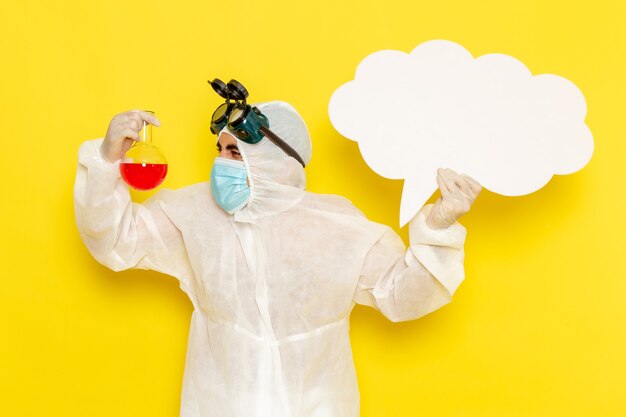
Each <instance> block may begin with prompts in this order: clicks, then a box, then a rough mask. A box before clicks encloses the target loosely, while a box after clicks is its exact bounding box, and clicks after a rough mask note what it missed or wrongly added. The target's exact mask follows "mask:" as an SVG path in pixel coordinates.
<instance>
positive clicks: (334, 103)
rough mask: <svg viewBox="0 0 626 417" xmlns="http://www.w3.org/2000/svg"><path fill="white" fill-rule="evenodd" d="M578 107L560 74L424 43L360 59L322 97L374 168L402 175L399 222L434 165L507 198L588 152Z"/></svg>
mask: <svg viewBox="0 0 626 417" xmlns="http://www.w3.org/2000/svg"><path fill="white" fill-rule="evenodd" d="M586 113H587V104H586V102H585V98H584V97H583V95H582V93H581V92H580V90H579V89H578V88H577V87H576V86H575V85H574V84H573V83H572V82H570V81H569V80H567V79H565V78H563V77H560V76H557V75H551V74H540V75H534V76H533V75H532V74H531V73H530V71H529V70H528V68H526V66H525V65H524V64H523V63H522V62H520V61H519V60H517V59H515V58H513V57H511V56H508V55H504V54H488V55H483V56H480V57H478V58H473V57H472V55H471V54H470V53H469V52H468V51H467V50H466V49H465V48H463V47H462V46H461V45H459V44H457V43H454V42H451V41H445V40H433V41H428V42H425V43H423V44H421V45H419V46H418V47H416V48H415V49H414V50H413V51H411V53H409V54H407V53H405V52H401V51H392V50H384V51H378V52H375V53H373V54H371V55H369V56H367V57H366V58H365V59H364V60H363V61H361V63H360V64H359V66H358V67H357V70H356V76H355V77H354V80H352V81H349V82H347V83H346V84H343V85H342V86H340V87H339V88H338V89H337V90H335V92H334V93H333V95H332V97H331V98H330V103H329V116H330V121H331V123H332V124H333V126H334V127H335V129H337V131H338V132H339V133H340V134H341V135H343V136H345V137H346V138H348V139H351V140H354V141H356V142H358V144H359V149H360V151H361V155H362V156H363V159H364V160H365V162H366V163H367V164H368V165H369V167H370V168H372V169H373V170H374V171H375V172H376V173H378V174H379V175H381V176H383V177H386V178H390V179H404V188H403V192H402V202H401V205H400V225H401V226H404V225H405V224H406V223H407V222H408V221H409V220H411V219H412V218H413V216H414V215H415V214H416V213H417V212H418V211H419V209H420V208H421V207H422V206H423V205H424V203H425V202H426V201H427V200H428V198H429V197H430V196H431V195H432V194H433V193H434V192H435V191H436V189H437V182H436V176H437V172H436V171H437V168H440V167H444V168H451V169H453V170H455V171H456V172H459V173H463V174H467V175H469V176H471V177H473V178H474V179H476V180H477V181H478V182H480V183H481V185H482V186H483V187H485V188H486V189H488V190H490V191H493V192H495V193H498V194H502V195H506V196H520V195H525V194H529V193H532V192H534V191H537V190H539V189H540V188H541V187H543V186H544V185H546V184H547V183H548V181H549V180H550V178H552V176H553V175H555V174H558V175H566V174H571V173H573V172H576V171H578V170H580V169H581V168H583V167H584V166H585V165H586V164H587V162H589V160H590V159H591V155H592V154H593V147H594V143H593V136H592V134H591V131H590V130H589V128H588V127H587V125H586V124H585V116H586Z"/></svg>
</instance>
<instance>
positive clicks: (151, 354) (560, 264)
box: [0, 0, 626, 417]
mask: <svg viewBox="0 0 626 417" xmlns="http://www.w3.org/2000/svg"><path fill="white" fill-rule="evenodd" d="M624 4H625V3H624V2H622V1H619V0H614V1H608V0H595V1H587V2H576V1H571V0H568V1H565V0H562V1H546V0H530V1H523V2H522V1H496V0H492V1H472V2H470V1H460V0H457V1H432V2H426V1H421V2H418V1H405V2H399V1H393V0H388V1H380V0H378V1H364V0H361V1H345V2H342V1H337V0H334V1H325V0H321V1H317V0H316V1H311V2H306V3H304V2H296V1H293V0H291V1H275V2H271V3H270V2H263V1H249V0H243V1H238V2H223V3H219V2H207V1H190V0H180V1H178V2H164V1H159V0H157V1H154V0H153V1H146V0H142V1H133V2H127V1H120V0H108V1H102V0H96V1H82V2H79V1H70V0H60V1H32V0H27V1H23V0H22V1H14V2H5V3H3V6H2V10H1V12H0V45H1V55H0V56H1V59H2V66H1V69H0V102H1V104H2V108H1V111H0V122H1V123H0V138H1V143H2V147H1V148H0V166H1V167H2V175H1V178H2V183H1V188H0V192H1V194H0V195H2V203H1V207H2V208H1V210H2V213H1V216H0V219H1V220H0V221H1V222H2V223H1V228H0V231H1V236H2V238H1V240H0V256H1V258H0V259H1V262H2V263H1V269H0V271H1V277H2V278H1V282H0V283H1V286H0V309H1V314H0V325H1V327H0V332H1V333H0V337H1V339H0V374H1V378H0V415H3V416H12V417H17V416H92V417H96V416H107V417H110V416H133V417H136V416H151V417H158V416H176V415H178V407H179V401H180V400H179V395H180V389H181V380H182V371H183V362H184V357H185V348H186V338H187V332H188V324H189V319H190V313H191V304H190V303H189V302H188V300H187V299H186V298H185V295H184V294H183V293H182V292H181V291H180V290H179V289H178V287H177V283H176V281H175V280H174V279H171V278H169V277H166V276H162V275H158V274H156V273H153V272H146V271H127V272H123V273H113V272H111V271H109V270H107V269H105V268H104V267H102V266H100V265H99V264H97V263H96V261H94V260H93V259H92V258H91V256H90V255H89V254H88V252H87V250H86V249H85V248H84V246H83V245H82V243H81V242H80V240H79V237H78V233H77V231H76V228H75V225H74V219H73V207H72V184H73V177H74V172H75V166H76V153H77V149H78V146H79V144H80V143H81V142H82V141H83V140H87V139H92V138H96V137H101V136H103V135H104V133H105V131H106V128H107V126H108V123H109V121H110V119H111V117H112V116H113V115H114V114H116V113H119V112H122V111H125V110H129V109H132V108H148V109H153V110H155V111H156V113H157V116H158V117H160V119H161V121H162V127H161V128H159V129H155V142H156V143H157V144H158V145H159V146H160V147H161V148H162V149H163V151H164V152H165V154H166V155H167V157H168V159H169V162H170V173H169V176H168V178H167V179H166V182H165V186H166V187H170V188H177V187H181V186H184V185H187V184H190V183H193V182H198V181H203V180H206V179H207V178H208V173H209V170H210V164H211V160H212V157H213V155H214V146H213V142H212V141H213V138H212V136H211V135H210V133H209V129H208V128H209V117H210V114H211V113H212V111H213V109H214V108H215V107H216V106H217V105H218V104H219V99H218V97H217V96H216V95H215V94H214V93H213V92H212V90H211V89H210V87H209V86H208V84H207V83H206V80H207V79H209V78H213V77H220V78H223V79H230V78H236V79H238V80H240V81H242V82H244V84H245V85H246V86H247V87H248V88H249V90H250V91H251V94H252V97H251V99H252V100H253V101H266V100H271V99H282V100H286V101H289V102H291V103H293V104H294V105H295V106H296V108H298V109H299V110H300V112H301V113H302V115H303V116H304V118H305V119H306V120H307V122H308V124H309V127H310V131H311V133H312V136H313V140H314V158H313V162H312V163H311V165H310V166H309V167H308V168H307V172H308V181H309V189H310V190H311V191H315V192H324V193H337V194H342V195H345V196H347V197H348V198H350V199H351V200H352V201H353V202H354V203H355V204H356V205H357V206H359V207H360V208H361V209H362V210H363V211H364V212H365V213H366V214H367V215H368V216H369V217H370V218H371V219H373V220H375V221H378V222H382V223H387V224H390V225H392V226H396V225H397V224H398V206H399V200H400V195H401V187H402V183H401V182H398V181H390V180H385V179H382V178H379V177H378V176H376V175H375V174H373V173H372V172H371V171H370V170H369V169H368V168H367V167H366V166H365V164H364V162H363V161H362V159H361V157H360V154H359V152H358V148H357V146H356V144H355V143H353V142H350V141H348V140H345V139H343V138H341V137H340V136H339V135H338V133H337V132H336V131H334V129H333V128H332V126H331V125H330V122H329V120H328V115H327V105H328V100H329V97H330V95H331V93H332V92H333V91H334V89H335V88H337V87H338V86H339V85H341V84H343V83H344V82H346V81H348V80H350V79H352V77H353V74H354V70H355V68H356V66H357V64H358V63H359V62H360V61H361V60H362V59H363V58H364V57H365V56H367V55H368V54H370V53H372V52H374V51H377V50H381V49H397V50H402V51H406V52H409V51H410V50H412V49H413V48H414V47H415V46H417V45H418V44H419V43H422V42H424V41H426V40H430V39H449V40H452V41H455V42H458V43H460V44H462V45H463V46H464V47H466V48H467V49H468V50H469V51H470V52H471V53H472V54H473V55H474V56H478V55H482V54H486V53H493V52H500V53H506V54H509V55H512V56H515V57H517V58H518V59H520V60H522V61H523V62H524V63H525V64H526V65H527V66H528V67H529V68H530V70H531V71H532V72H533V73H535V74H537V73H554V74H559V75H561V76H564V77H566V78H568V79H570V80H571V81H573V82H574V83H575V84H576V85H577V86H578V87H579V88H580V89H581V90H582V92H583V93H584V94H585V97H586V99H587V103H588V108H589V113H588V117H587V123H588V124H589V126H590V128H591V130H592V132H593V133H594V137H595V141H596V149H595V154H594V157H593V159H592V160H591V162H590V163H589V165H588V166H587V167H586V168H584V169H583V170H582V171H580V172H578V173H576V174H574V175H570V176H564V177H557V178H554V179H553V180H552V181H551V182H550V183H549V184H548V185H547V186H546V187H545V188H544V189H542V190H540V191H538V192H536V193H534V194H532V195H529V196H525V197H518V198H507V197H502V196H499V195H496V194H493V193H490V192H488V191H485V192H483V194H482V195H481V196H480V198H479V199H478V201H477V203H476V204H475V206H474V208H473V210H472V212H471V213H470V214H468V215H467V216H466V217H465V218H464V219H463V221H462V222H463V224H464V225H465V226H466V227H467V228H468V239H467V245H466V273H467V279H466V282H465V283H464V284H463V285H462V287H461V288H460V289H459V291H458V292H457V295H456V297H455V300H454V301H453V303H452V304H450V305H449V306H446V307H445V308H443V309H442V310H439V311H437V312H435V313H433V314H431V315H429V316H427V317H425V318H423V319H421V320H418V321H414V322H409V323H403V324H391V323H389V322H387V321H386V320H385V319H384V318H383V317H382V316H380V315H378V314H377V313H376V312H374V311H373V310H367V309H365V308H360V307H358V308H356V309H355V312H354V314H353V316H352V341H353V349H354V356H355V361H356V366H357V371H358V374H359V383H360V389H361V394H362V416H363V417H374V416H376V417H379V416H393V417H402V416H470V417H473V416H477V417H483V416H485V417H486V416H498V417H501V416H549V417H554V416H568V417H574V416H624V415H626V396H624V395H623V394H624V393H625V392H626V381H625V380H626V363H625V361H624V353H625V352H626V325H625V319H626V303H625V302H624V300H623V298H624V295H625V290H626V281H625V278H626V274H625V273H624V259H625V258H626V253H625V244H626V239H625V238H624V234H625V233H626V225H625V221H624V212H625V211H626V198H625V197H624V191H625V189H624V182H625V181H624V180H625V179H626V174H625V171H624V164H623V161H624V156H625V155H626V147H625V145H624V122H623V120H624V110H625V107H624V98H626V89H625V87H626V85H625V81H626V44H625V41H626V36H625V29H624V24H625V22H626V6H624ZM381 81H382V82H391V81H392V80H381ZM134 196H135V198H136V200H138V201H140V200H142V199H144V198H145V195H143V194H142V195H139V194H135V195H134ZM396 229H397V227H396ZM400 233H401V234H402V236H403V237H404V238H405V239H406V231H405V230H402V231H400Z"/></svg>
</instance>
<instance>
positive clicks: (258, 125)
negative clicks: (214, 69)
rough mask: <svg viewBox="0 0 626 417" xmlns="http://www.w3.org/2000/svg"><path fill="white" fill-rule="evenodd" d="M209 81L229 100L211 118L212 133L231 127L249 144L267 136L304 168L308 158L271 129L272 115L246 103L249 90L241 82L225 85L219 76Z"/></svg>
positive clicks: (231, 130)
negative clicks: (304, 157)
mask: <svg viewBox="0 0 626 417" xmlns="http://www.w3.org/2000/svg"><path fill="white" fill-rule="evenodd" d="M209 84H211V87H213V90H215V92H216V93H217V94H219V95H220V96H221V97H222V98H224V99H225V100H226V101H225V103H223V104H221V105H220V106H219V107H218V108H217V109H215V111H214V112H213V116H212V117H211V132H212V133H213V134H214V135H217V134H218V133H219V132H221V131H222V129H224V127H227V128H228V130H229V131H230V133H232V134H233V135H235V136H236V137H237V139H239V140H241V141H243V142H246V143H250V144H255V143H258V142H259V141H260V140H261V139H263V137H267V138H268V139H269V140H270V141H271V142H273V143H274V144H275V145H276V146H278V147H279V148H280V149H282V150H283V152H285V153H286V154H287V155H289V156H291V157H292V158H294V159H295V160H296V161H298V162H299V163H300V164H301V165H302V167H305V163H304V160H302V158H301V157H300V155H298V152H296V150H295V149H293V148H292V147H291V146H290V145H289V144H288V143H287V142H285V141H284V140H282V139H281V138H280V137H279V136H278V135H277V134H275V133H274V132H272V131H271V130H270V129H269V127H270V123H269V120H268V118H267V117H266V116H265V115H264V114H263V113H261V111H260V110H259V109H258V108H257V107H252V106H250V105H249V104H247V103H246V99H247V98H248V90H246V88H245V87H244V86H243V85H242V84H241V83H240V82H238V81H237V80H230V81H229V82H228V84H225V83H224V82H223V81H221V80H219V79H217V78H216V79H214V80H213V81H209Z"/></svg>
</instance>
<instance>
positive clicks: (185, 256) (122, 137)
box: [74, 102, 480, 417]
mask: <svg viewBox="0 0 626 417" xmlns="http://www.w3.org/2000/svg"><path fill="white" fill-rule="evenodd" d="M257 107H258V109H259V110H260V111H261V112H262V113H263V114H264V115H265V116H266V117H267V118H268V119H269V122H270V126H271V129H272V131H273V132H274V133H275V134H276V135H277V136H279V137H280V138H282V139H283V140H284V141H285V142H287V143H288V144H289V145H290V147H291V148H293V150H295V152H297V153H298V155H299V156H300V157H301V160H302V161H303V162H304V164H306V163H308V161H309V159H310V157H311V142H310V138H309V134H308V131H307V128H306V125H305V123H304V121H303V120H302V118H301V117H300V116H299V115H298V113H297V112H296V111H295V109H294V108H293V107H291V106H290V105H289V104H287V103H284V102H270V103H264V104H260V105H258V106H257ZM143 122H147V123H151V124H153V125H157V126H158V125H159V121H158V120H157V119H156V118H155V117H154V115H152V114H150V113H147V112H143V111H129V112H125V113H122V114H119V115H117V116H115V117H114V118H113V120H112V121H111V123H110V125H109V129H108V131H107V134H106V137H105V138H104V139H99V140H95V141H89V142H85V143H84V144H83V145H82V146H81V148H80V151H79V164H78V172H77V177H76V182H75V189H74V197H75V209H76V221H77V225H78V229H79V231H80V235H81V237H82V239H83V241H84V243H85V245H86V246H87V247H88V249H89V251H90V252H91V254H92V255H93V256H94V257H95V258H96V259H97V260H98V261H99V262H100V263H102V264H103V265H105V266H107V267H109V268H111V269H112V270H114V271H121V270H124V269H129V268H142V269H153V270H156V271H160V272H163V273H165V274H168V275H171V276H173V277H175V278H177V279H178V280H179V283H180V287H181V288H182V290H183V291H184V292H185V293H186V294H187V295H188V296H189V298H190V299H191V302H192V303H193V306H194V311H193V315H192V319H191V328H190V334H189V342H188V350H187V358H186V363H185V372H184V379H183V390H182V399H181V417H262V416H263V417H322V416H324V417H356V416H358V415H359V392H358V387H357V380H356V375H355V369H354V365H353V360H352V353H351V348H350V340H349V316H350V312H351V311H352V308H353V307H354V304H355V303H359V304H363V305H368V306H370V307H373V308H375V309H377V310H379V311H380V312H381V313H382V314H384V315H385V316H386V317H387V318H389V319H390V320H392V321H404V320H412V319H415V318H418V317H420V316H423V315H425V314H427V313H429V312H431V311H433V310H435V309H437V308H439V307H441V306H443V305H444V304H446V303H448V302H449V301H450V300H451V297H452V294H453V293H454V291H455V290H456V289H457V287H458V286H459V284H460V283H461V281H462V280H463V278H464V271H463V243H464V240H465V229H464V228H463V226H461V225H460V224H458V223H457V222H456V220H457V219H458V218H459V217H460V216H461V215H462V214H463V213H465V212H467V211H468V210H469V207H470V205H471V204H472V202H473V201H474V199H475V198H476V196H477V195H478V193H479V192H480V185H478V183H476V182H475V181H474V180H472V179H471V178H469V177H466V176H461V175H457V174H456V173H454V172H453V171H451V170H439V172H438V183H439V187H440V190H441V193H442V197H441V198H440V199H439V200H438V201H437V202H436V203H435V204H434V205H428V206H425V207H424V208H423V209H422V210H421V211H420V212H419V213H418V214H417V215H416V216H415V218H414V219H413V220H411V222H410V223H409V232H410V247H409V248H408V250H407V249H406V248H405V246H404V244H403V242H402V240H401V239H400V238H399V236H398V235H397V234H396V233H395V232H394V231H393V230H392V229H391V228H389V227H388V226H384V225H381V224H377V223H373V222H371V221H369V220H367V219H366V218H365V217H364V216H363V214H362V213H361V212H359V210H358V209H356V208H355V207H354V206H353V205H352V204H351V203H350V202H349V201H348V200H347V199H345V198H343V197H340V196H335V195H321V194H314V193H311V192H308V191H305V171H304V168H303V164H301V163H300V162H298V161H297V160H296V158H294V157H292V156H289V155H287V153H285V152H284V151H283V150H282V149H281V148H279V147H278V146H276V145H275V143H273V142H272V141H270V140H268V139H267V138H264V139H263V140H261V141H260V142H258V143H256V144H249V143H246V142H244V141H241V140H239V139H238V138H237V137H236V136H234V135H233V134H231V132H230V131H229V130H228V128H225V129H223V130H221V131H220V132H219V136H218V150H219V157H218V158H217V159H216V161H215V163H214V168H213V171H212V174H211V178H212V181H211V183H209V182H203V183H199V184H195V185H191V186H188V187H185V188H182V189H179V190H175V191H171V190H161V191H159V192H158V193H157V194H156V195H155V196H153V197H152V198H151V199H150V200H148V201H147V202H146V203H144V204H137V203H133V202H132V201H131V198H130V194H129V192H128V188H127V185H126V184H125V183H124V182H123V181H120V174H119V160H120V158H121V156H122V155H123V154H124V152H125V150H127V149H128V147H129V146H130V144H131V143H132V141H133V140H137V138H138V132H139V130H140V128H141V126H142V124H143Z"/></svg>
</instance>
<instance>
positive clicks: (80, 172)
mask: <svg viewBox="0 0 626 417" xmlns="http://www.w3.org/2000/svg"><path fill="white" fill-rule="evenodd" d="M101 143H102V139H98V140H94V141H88V142H85V143H83V144H82V146H81V147H80V150H79V157H78V168H77V172H76V180H75V183H74V209H75V215H76V225H77V227H78V231H79V233H80V237H81V239H82V240H83V242H84V243H85V245H86V246H87V248H88V250H89V252H90V253H91V254H92V255H93V257H94V258H95V259H96V260H97V261H98V262H100V263H101V264H103V265H105V266H106V267H108V268H110V269H112V270H114V271H121V270H125V269H131V268H139V269H153V270H156V271H159V272H163V273H166V274H168V275H172V276H174V277H176V278H178V279H179V280H181V285H182V284H186V283H185V282H183V281H184V275H185V274H184V272H185V271H186V269H187V263H188V262H187V256H186V252H185V246H184V243H183V238H182V235H181V233H180V231H179V230H178V229H177V228H176V226H175V225H174V224H173V223H172V222H171V220H170V219H169V218H168V217H167V215H166V214H165V212H164V211H163V209H162V207H161V204H162V202H160V201H159V199H158V194H157V195H156V196H155V197H153V198H152V199H151V200H149V201H148V202H146V203H145V204H137V203H133V202H132V201H131V197H130V193H129V191H128V186H127V185H126V184H125V183H124V182H123V181H122V180H121V178H120V174H119V162H116V163H109V162H107V161H105V160H104V159H102V157H101V156H100V146H101Z"/></svg>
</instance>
